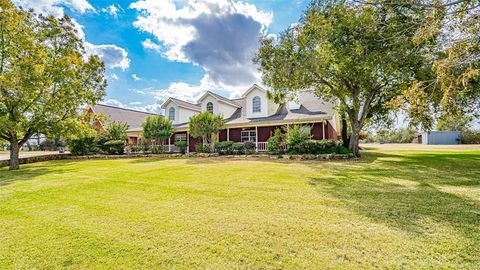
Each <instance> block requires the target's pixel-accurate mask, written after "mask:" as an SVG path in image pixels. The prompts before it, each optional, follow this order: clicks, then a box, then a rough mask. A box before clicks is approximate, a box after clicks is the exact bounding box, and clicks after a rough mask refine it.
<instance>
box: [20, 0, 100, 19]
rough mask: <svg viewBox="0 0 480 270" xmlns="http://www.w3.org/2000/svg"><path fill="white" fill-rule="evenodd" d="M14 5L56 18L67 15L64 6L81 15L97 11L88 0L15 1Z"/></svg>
mask: <svg viewBox="0 0 480 270" xmlns="http://www.w3.org/2000/svg"><path fill="white" fill-rule="evenodd" d="M13 3H15V4H16V5H19V6H22V7H24V8H27V9H30V8H31V9H34V10H35V11H36V12H39V13H42V14H48V15H52V16H55V17H62V16H63V15H64V14H65V13H64V8H63V7H64V6H66V7H68V8H70V9H72V10H74V11H76V12H79V13H85V12H87V11H95V9H94V8H93V6H92V5H90V3H89V2H88V1H87V0H13Z"/></svg>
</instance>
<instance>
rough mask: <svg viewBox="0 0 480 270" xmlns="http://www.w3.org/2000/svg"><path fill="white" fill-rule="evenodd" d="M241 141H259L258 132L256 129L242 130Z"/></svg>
mask: <svg viewBox="0 0 480 270" xmlns="http://www.w3.org/2000/svg"><path fill="white" fill-rule="evenodd" d="M241 141H242V143H243V142H257V132H256V131H255V130H244V131H242V135H241Z"/></svg>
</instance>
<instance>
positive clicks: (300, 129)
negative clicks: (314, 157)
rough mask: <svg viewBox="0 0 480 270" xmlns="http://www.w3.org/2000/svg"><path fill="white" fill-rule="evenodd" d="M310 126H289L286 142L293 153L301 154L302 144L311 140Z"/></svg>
mask: <svg viewBox="0 0 480 270" xmlns="http://www.w3.org/2000/svg"><path fill="white" fill-rule="evenodd" d="M310 138H311V135H310V127H309V126H301V125H290V126H287V136H286V143H287V144H288V146H289V148H290V152H291V153H293V154H301V148H302V145H303V144H304V143H305V142H306V141H308V140H310Z"/></svg>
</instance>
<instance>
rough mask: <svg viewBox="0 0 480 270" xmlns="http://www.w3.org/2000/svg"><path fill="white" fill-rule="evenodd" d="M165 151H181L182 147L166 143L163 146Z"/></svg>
mask: <svg viewBox="0 0 480 270" xmlns="http://www.w3.org/2000/svg"><path fill="white" fill-rule="evenodd" d="M163 152H180V149H178V147H177V146H175V145H174V144H166V145H164V146H163Z"/></svg>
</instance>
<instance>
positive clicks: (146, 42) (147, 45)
mask: <svg viewBox="0 0 480 270" xmlns="http://www.w3.org/2000/svg"><path fill="white" fill-rule="evenodd" d="M142 46H143V47H144V48H145V49H147V50H154V51H157V52H161V51H162V48H161V47H160V45H158V44H156V43H154V42H153V41H152V40H151V39H149V38H147V39H145V40H144V41H143V42H142Z"/></svg>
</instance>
